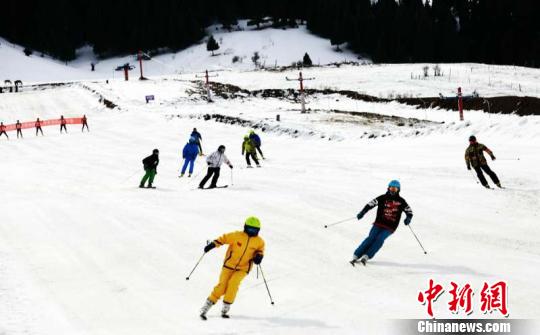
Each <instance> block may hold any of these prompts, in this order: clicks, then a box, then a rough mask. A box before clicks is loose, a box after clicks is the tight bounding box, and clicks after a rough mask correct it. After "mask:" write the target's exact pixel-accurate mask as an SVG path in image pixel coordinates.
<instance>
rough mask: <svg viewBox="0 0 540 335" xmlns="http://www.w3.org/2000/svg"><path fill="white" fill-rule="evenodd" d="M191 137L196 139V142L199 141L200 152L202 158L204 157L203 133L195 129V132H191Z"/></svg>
mask: <svg viewBox="0 0 540 335" xmlns="http://www.w3.org/2000/svg"><path fill="white" fill-rule="evenodd" d="M191 137H193V138H195V140H196V141H197V145H198V146H199V150H200V151H199V155H200V156H202V155H203V151H202V144H201V141H202V135H201V133H199V132H198V131H197V128H193V131H192V132H191Z"/></svg>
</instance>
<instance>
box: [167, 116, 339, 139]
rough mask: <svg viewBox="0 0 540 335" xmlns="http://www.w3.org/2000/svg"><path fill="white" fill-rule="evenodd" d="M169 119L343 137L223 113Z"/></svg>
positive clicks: (264, 130)
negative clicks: (194, 120) (196, 120)
mask: <svg viewBox="0 0 540 335" xmlns="http://www.w3.org/2000/svg"><path fill="white" fill-rule="evenodd" d="M167 118H168V119H169V120H171V119H173V118H189V119H198V120H201V119H203V120H205V121H210V120H214V121H215V122H220V123H225V124H229V125H239V126H241V127H245V128H252V129H260V130H261V131H262V132H272V133H277V134H282V135H289V136H291V137H293V138H298V137H300V136H318V137H320V138H323V139H324V138H328V140H329V141H332V140H337V141H342V140H343V139H344V138H343V137H341V136H336V135H332V136H328V135H327V134H325V133H323V132H320V131H315V130H310V131H306V130H298V129H293V128H287V127H282V126H280V125H272V124H269V123H267V122H265V121H262V120H259V121H253V120H247V119H243V118H239V117H235V116H228V115H223V114H187V115H180V114H176V115H173V114H170V115H168V116H167Z"/></svg>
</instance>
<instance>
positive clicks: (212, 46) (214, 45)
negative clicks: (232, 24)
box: [206, 35, 219, 56]
mask: <svg viewBox="0 0 540 335" xmlns="http://www.w3.org/2000/svg"><path fill="white" fill-rule="evenodd" d="M217 49H219V44H218V42H216V40H215V39H214V36H213V35H210V38H209V39H208V43H206V50H208V51H211V52H212V56H214V51H216V50H217Z"/></svg>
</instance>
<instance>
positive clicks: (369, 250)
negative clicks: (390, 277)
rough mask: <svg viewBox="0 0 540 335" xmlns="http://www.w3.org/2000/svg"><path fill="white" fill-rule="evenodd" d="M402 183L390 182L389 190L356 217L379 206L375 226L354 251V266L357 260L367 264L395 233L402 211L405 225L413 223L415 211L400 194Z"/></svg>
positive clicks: (352, 262) (361, 216) (359, 217)
mask: <svg viewBox="0 0 540 335" xmlns="http://www.w3.org/2000/svg"><path fill="white" fill-rule="evenodd" d="M400 190H401V184H400V183H399V181H397V180H392V181H391V182H390V183H389V184H388V190H387V192H386V193H385V194H383V195H380V196H378V197H377V198H375V199H373V200H371V201H370V202H369V203H368V204H367V205H366V206H365V207H364V209H362V211H361V212H360V213H358V215H356V218H357V219H358V220H360V219H361V218H363V217H364V215H365V214H366V213H367V212H368V211H369V210H371V209H372V208H375V207H377V217H376V218H375V222H374V223H373V227H372V228H371V230H370V231H369V235H368V237H366V239H365V240H364V241H363V242H362V243H361V244H360V245H359V246H358V248H356V250H355V251H354V255H353V259H352V260H351V262H350V263H351V264H352V265H353V266H354V265H355V264H356V263H357V262H360V263H362V264H363V265H366V263H367V261H368V260H370V259H372V258H373V257H374V256H375V254H376V253H377V251H379V249H381V247H382V246H383V243H384V240H386V239H387V238H388V237H389V236H390V235H392V234H393V233H394V231H395V230H396V229H397V227H398V225H399V221H400V219H401V213H403V212H405V215H406V217H405V221H404V223H405V225H408V224H409V223H411V219H412V216H413V212H412V209H411V207H409V205H408V204H407V201H405V199H403V198H402V197H401V196H400V195H399V191H400Z"/></svg>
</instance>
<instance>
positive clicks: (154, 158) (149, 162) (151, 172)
mask: <svg viewBox="0 0 540 335" xmlns="http://www.w3.org/2000/svg"><path fill="white" fill-rule="evenodd" d="M142 163H143V166H144V171H146V173H145V175H144V177H143V178H142V179H141V184H140V185H139V187H140V188H144V184H145V183H146V181H147V180H148V186H147V188H155V187H153V186H152V183H153V182H154V177H155V176H156V174H157V166H158V164H159V150H158V149H154V150H153V151H152V154H151V155H150V156H148V157H146V158H145V159H143V160H142Z"/></svg>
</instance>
